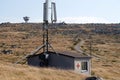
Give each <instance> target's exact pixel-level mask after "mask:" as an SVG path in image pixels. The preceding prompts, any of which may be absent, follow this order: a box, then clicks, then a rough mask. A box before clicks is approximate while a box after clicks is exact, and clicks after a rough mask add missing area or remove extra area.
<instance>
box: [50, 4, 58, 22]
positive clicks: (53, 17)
mask: <svg viewBox="0 0 120 80" xmlns="http://www.w3.org/2000/svg"><path fill="white" fill-rule="evenodd" d="M51 21H52V22H56V21H57V14H56V4H55V3H54V2H52V3H51Z"/></svg>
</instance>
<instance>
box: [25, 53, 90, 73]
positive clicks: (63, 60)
mask: <svg viewBox="0 0 120 80" xmlns="http://www.w3.org/2000/svg"><path fill="white" fill-rule="evenodd" d="M45 57H46V56H45V55H44V54H43V53H41V54H36V55H31V56H29V57H27V62H28V65H31V66H37V67H54V68H59V69H65V70H66V69H67V70H74V71H75V72H77V73H82V74H87V75H90V74H91V57H90V56H87V55H83V54H80V53H79V54H78V53H73V52H49V54H48V55H47V57H48V58H47V59H46V58H45Z"/></svg>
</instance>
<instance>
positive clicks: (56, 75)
mask: <svg viewBox="0 0 120 80" xmlns="http://www.w3.org/2000/svg"><path fill="white" fill-rule="evenodd" d="M73 79H74V80H84V79H85V76H84V75H79V74H75V73H74V72H72V71H65V70H56V69H49V68H34V67H30V66H27V65H15V64H9V63H4V62H0V80H73Z"/></svg>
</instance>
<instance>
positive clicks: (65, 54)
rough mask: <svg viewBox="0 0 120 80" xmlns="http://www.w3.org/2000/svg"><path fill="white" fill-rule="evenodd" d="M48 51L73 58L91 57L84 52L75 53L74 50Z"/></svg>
mask: <svg viewBox="0 0 120 80" xmlns="http://www.w3.org/2000/svg"><path fill="white" fill-rule="evenodd" d="M50 53H54V54H55V53H56V54H59V55H64V56H69V57H74V58H91V56H88V55H86V54H85V53H76V52H68V51H62V52H61V51H58V52H50Z"/></svg>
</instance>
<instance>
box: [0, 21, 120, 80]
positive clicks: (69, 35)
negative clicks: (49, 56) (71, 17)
mask: <svg viewBox="0 0 120 80" xmlns="http://www.w3.org/2000/svg"><path fill="white" fill-rule="evenodd" d="M49 36H50V37H49V40H50V43H51V44H52V46H53V47H54V49H55V50H56V51H75V50H74V46H75V45H76V44H77V43H79V42H80V41H82V40H83V41H84V44H83V45H81V46H80V48H81V49H82V50H83V51H84V52H86V53H88V54H89V53H90V43H91V46H92V47H91V53H92V56H93V59H92V75H96V76H100V77H103V78H104V79H105V80H119V79H120V77H119V75H120V68H119V67H120V25H119V24H78V25H74V24H69V25H55V26H50V30H49ZM40 45H42V24H36V23H29V24H10V23H3V24H0V79H2V80H21V79H22V80H38V79H39V80H73V79H74V80H80V79H81V78H82V79H81V80H84V79H83V78H84V76H82V75H81V76H80V75H78V74H75V73H73V72H72V71H63V70H56V69H47V68H34V67H30V66H27V65H25V64H24V65H14V64H13V63H15V62H16V61H18V60H19V59H21V58H22V57H23V56H24V55H26V54H29V53H30V52H31V51H33V50H34V49H35V48H37V47H38V46H40ZM6 52H7V53H11V54H7V53H6ZM95 56H96V57H95ZM46 76H47V77H46ZM69 76H70V77H69Z"/></svg>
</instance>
